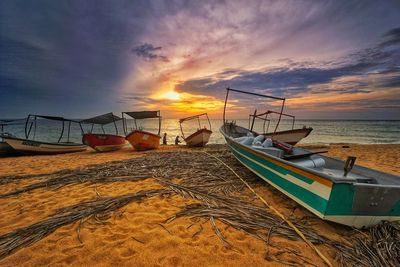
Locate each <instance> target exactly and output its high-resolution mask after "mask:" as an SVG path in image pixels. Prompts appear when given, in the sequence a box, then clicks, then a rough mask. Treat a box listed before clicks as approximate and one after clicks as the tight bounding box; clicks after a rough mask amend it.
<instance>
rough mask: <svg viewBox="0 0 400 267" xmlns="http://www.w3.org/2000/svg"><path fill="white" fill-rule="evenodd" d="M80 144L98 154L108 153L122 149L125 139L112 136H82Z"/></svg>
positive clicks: (91, 134)
mask: <svg viewBox="0 0 400 267" xmlns="http://www.w3.org/2000/svg"><path fill="white" fill-rule="evenodd" d="M82 143H83V144H85V145H88V146H90V147H91V148H93V149H94V150H96V151H98V152H109V151H115V150H119V149H122V148H123V147H124V146H125V144H126V140H125V137H123V136H119V135H113V134H93V133H88V134H84V135H83V137H82Z"/></svg>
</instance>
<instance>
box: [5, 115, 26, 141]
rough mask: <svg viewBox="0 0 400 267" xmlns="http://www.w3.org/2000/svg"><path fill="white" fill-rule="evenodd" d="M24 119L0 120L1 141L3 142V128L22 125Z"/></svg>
mask: <svg viewBox="0 0 400 267" xmlns="http://www.w3.org/2000/svg"><path fill="white" fill-rule="evenodd" d="M24 121H25V119H12V120H0V137H1V141H2V142H3V141H4V139H3V135H4V134H5V132H4V129H5V126H9V125H22V124H24V123H25V122H24Z"/></svg>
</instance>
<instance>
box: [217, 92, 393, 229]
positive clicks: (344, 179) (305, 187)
mask: <svg viewBox="0 0 400 267" xmlns="http://www.w3.org/2000/svg"><path fill="white" fill-rule="evenodd" d="M230 91H234V92H239V93H245V94H250V95H256V96H257V97H267V98H273V99H281V100H282V101H284V99H282V98H277V97H270V96H264V95H260V94H253V93H248V92H244V91H239V90H235V89H229V88H228V89H227V98H226V99H228V95H229V92H230ZM226 101H227V100H226ZM225 104H226V102H225ZM225 106H226V105H225ZM282 110H283V104H282ZM223 116H224V117H223V121H224V124H223V125H222V127H221V129H220V132H221V134H222V135H223V136H224V138H225V140H226V142H227V144H228V147H229V148H230V150H231V152H232V153H233V155H234V156H235V157H236V158H237V159H238V160H239V161H240V162H241V163H242V164H243V165H244V166H245V167H246V168H248V169H249V170H251V171H252V172H254V173H255V174H256V175H258V176H259V177H261V178H262V179H263V180H265V181H266V182H268V183H269V184H271V185H272V186H274V187H275V188H276V189H278V190H279V191H281V192H282V193H284V194H285V195H286V196H288V197H290V198H291V199H293V200H294V201H296V202H297V203H299V204H300V205H302V206H303V207H305V208H306V209H308V210H309V211H311V212H312V213H314V214H315V215H317V216H318V217H320V218H321V219H324V220H328V221H333V222H336V223H340V224H344V225H348V226H352V227H357V228H362V227H367V226H372V225H374V224H377V223H379V222H380V221H382V220H386V221H399V220H400V177H398V176H395V175H391V174H387V173H383V172H379V171H376V170H372V169H369V168H365V167H361V166H356V165H354V163H355V158H354V157H349V158H348V159H347V161H346V162H343V161H340V160H337V159H334V158H330V157H325V156H322V155H321V153H322V152H320V153H318V152H314V153H311V152H309V151H306V150H304V149H300V148H295V147H291V146H290V145H288V144H284V143H280V142H278V141H276V140H271V139H268V138H267V139H266V138H265V136H264V135H262V134H260V135H257V133H255V132H252V131H250V130H249V129H246V128H244V127H240V126H238V125H236V124H235V123H234V122H227V121H226V120H225V108H224V115H223Z"/></svg>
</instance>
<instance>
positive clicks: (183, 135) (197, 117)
mask: <svg viewBox="0 0 400 267" xmlns="http://www.w3.org/2000/svg"><path fill="white" fill-rule="evenodd" d="M202 116H206V117H207V121H208V125H209V127H210V129H209V130H210V131H211V122H210V118H209V117H208V114H207V113H201V114H198V115H194V116H190V117H186V118H183V119H180V120H179V126H180V128H181V133H182V137H183V139H185V134H184V133H183V128H182V124H183V123H184V122H185V121H190V120H195V119H197V121H198V123H199V129H201V123H200V117H202Z"/></svg>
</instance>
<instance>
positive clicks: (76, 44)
mask: <svg viewBox="0 0 400 267" xmlns="http://www.w3.org/2000/svg"><path fill="white" fill-rule="evenodd" d="M399 12H400V6H399V3H398V1H383V2H380V3H375V2H364V1H362V2H360V1H319V2H316V1H291V0H287V1H268V0H265V1H261V0H260V1H250V2H244V1H239V0H238V1H213V0H209V1H147V0H146V1H144V0H143V1H130V0H116V1H102V0H100V1H78V0H72V1H62V2H59V1H50V0H40V1H34V2H32V3H31V2H26V1H19V0H3V1H0V90H1V97H0V117H20V116H24V115H26V114H27V113H29V112H34V113H49V114H54V115H65V116H72V117H78V116H82V117H85V116H86V115H93V114H95V113H97V112H98V113H102V112H107V111H111V110H112V111H115V112H118V111H122V110H132V109H136V108H157V107H158V108H160V109H163V110H165V114H169V115H168V116H178V114H180V113H181V112H195V111H199V110H201V109H211V110H212V111H213V112H214V113H215V116H220V114H218V112H219V113H220V109H221V103H223V100H224V94H225V88H226V87H228V86H229V87H235V88H238V89H244V90H249V91H255V92H260V93H266V94H273V95H277V96H284V97H287V98H289V101H288V109H289V110H293V111H295V112H296V113H298V114H299V115H300V116H306V117H315V116H322V117H327V116H328V115H329V116H330V113H329V112H330V111H329V109H330V108H331V110H334V112H333V113H332V114H334V115H335V116H337V117H338V118H339V117H340V118H346V117H348V115H349V113H346V112H350V111H349V108H348V107H351V109H352V111H354V113H352V114H355V115H354V116H356V117H360V118H365V117H366V116H369V115H370V112H369V111H366V110H368V109H379V114H380V116H381V118H395V117H396V116H395V114H397V113H398V109H397V107H398V102H397V101H398V100H399V95H400V93H399V83H400V81H399V76H400V75H399V73H400V66H399V62H400V52H399V46H400V28H399V26H400V25H399V15H398V14H399ZM171 96H172V97H171ZM302 107H303V108H302ZM158 108H157V109H158ZM320 110H324V112H325V113H322V112H320ZM312 112H315V114H316V115H315V116H314V115H313V114H312ZM350 115H351V114H350ZM350 115H349V116H350ZM352 118H353V117H352Z"/></svg>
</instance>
